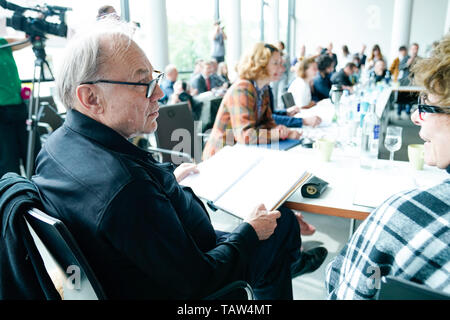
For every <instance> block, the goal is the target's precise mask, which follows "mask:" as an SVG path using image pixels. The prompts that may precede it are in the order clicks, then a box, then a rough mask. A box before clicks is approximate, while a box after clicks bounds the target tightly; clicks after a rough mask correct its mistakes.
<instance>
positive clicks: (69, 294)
mask: <svg viewBox="0 0 450 320" xmlns="http://www.w3.org/2000/svg"><path fill="white" fill-rule="evenodd" d="M25 220H26V222H27V225H28V228H29V229H30V231H31V233H32V235H33V239H34V242H35V244H36V247H37V248H38V251H39V253H40V255H41V257H42V259H43V260H44V263H45V265H46V269H47V268H48V267H49V265H56V267H58V269H60V271H61V272H60V274H61V275H62V279H61V280H62V285H63V290H64V299H65V300H99V299H100V300H104V299H106V296H105V293H104V292H103V289H102V287H101V285H100V283H99V281H98V280H97V278H96V277H95V275H94V272H93V271H92V269H91V267H90V266H89V264H88V262H87V260H86V258H85V257H84V255H83V253H82V252H81V250H80V248H79V247H78V245H77V244H76V242H75V239H74V238H73V236H72V235H71V233H70V232H69V230H68V229H67V228H66V226H65V225H64V224H63V223H62V222H61V221H60V220H58V219H56V218H53V217H51V216H49V215H47V214H45V213H44V212H42V211H40V210H39V209H35V208H34V209H31V210H29V211H28V212H27V214H26V215H25ZM49 259H50V260H51V261H49ZM47 271H49V270H48V269H47Z"/></svg>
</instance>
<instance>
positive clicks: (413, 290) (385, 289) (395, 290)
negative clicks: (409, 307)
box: [378, 276, 450, 300]
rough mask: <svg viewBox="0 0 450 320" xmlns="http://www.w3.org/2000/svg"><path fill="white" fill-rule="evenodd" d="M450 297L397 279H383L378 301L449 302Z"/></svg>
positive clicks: (423, 286) (389, 277) (420, 285)
mask: <svg viewBox="0 0 450 320" xmlns="http://www.w3.org/2000/svg"><path fill="white" fill-rule="evenodd" d="M449 299H450V295H448V294H446V293H444V292H442V291H437V290H434V289H431V288H429V287H427V286H425V285H422V284H418V283H415V282H412V281H408V280H405V279H401V278H397V277H391V276H388V277H383V278H382V280H381V288H380V292H379V296H378V300H449Z"/></svg>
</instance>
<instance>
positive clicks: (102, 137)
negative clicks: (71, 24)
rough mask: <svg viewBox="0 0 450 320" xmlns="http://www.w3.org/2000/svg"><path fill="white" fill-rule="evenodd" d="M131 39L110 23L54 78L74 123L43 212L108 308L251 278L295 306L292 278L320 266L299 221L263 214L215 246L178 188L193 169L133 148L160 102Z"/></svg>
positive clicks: (74, 46)
mask: <svg viewBox="0 0 450 320" xmlns="http://www.w3.org/2000/svg"><path fill="white" fill-rule="evenodd" d="M133 30H134V29H133V28H132V27H130V26H129V25H128V24H126V23H124V22H121V21H117V20H115V19H108V18H105V19H102V20H101V21H97V22H96V25H94V26H92V27H90V28H89V29H87V31H86V32H81V31H80V32H78V33H77V37H76V38H74V39H72V40H71V42H70V43H69V45H68V47H67V54H66V55H65V57H64V58H63V60H62V63H61V68H60V70H59V73H58V76H57V78H56V79H57V86H58V90H59V96H60V97H61V100H62V101H63V103H64V105H65V107H66V108H67V109H68V111H67V117H66V121H65V123H64V125H63V126H62V127H61V128H59V129H58V130H57V131H55V132H54V133H53V134H52V135H51V136H50V137H49V139H48V140H47V142H46V144H45V147H44V149H43V150H42V152H41V153H40V154H39V156H38V159H37V171H36V175H35V176H34V177H33V182H34V183H35V184H36V186H37V187H38V189H39V193H40V195H41V198H42V202H43V205H44V208H45V211H47V213H48V214H50V215H52V216H55V217H57V218H59V219H61V220H62V221H63V222H64V223H65V224H66V225H67V227H68V228H69V230H70V231H71V233H72V234H73V235H74V237H75V240H76V241H77V243H78V244H79V246H80V248H81V250H82V252H83V253H84V254H85V256H86V258H87V260H88V261H89V262H90V265H91V266H92V269H93V271H94V274H95V275H96V276H97V278H98V279H99V281H100V284H101V285H102V286H103V289H104V291H105V293H106V296H107V297H108V298H111V299H199V298H202V297H205V296H207V295H208V294H210V293H212V292H214V291H216V290H218V289H220V288H222V287H223V286H225V285H227V284H229V283H231V282H232V281H235V280H244V281H247V282H248V283H249V284H250V285H251V286H252V287H253V288H254V290H255V293H256V296H257V297H258V298H264V299H292V282H291V276H292V273H294V274H298V273H305V272H311V271H312V270H314V269H315V268H317V267H318V265H320V264H321V263H322V261H323V259H322V258H323V256H320V255H319V254H317V252H318V251H315V252H309V253H303V254H301V252H300V246H301V237H300V227H299V223H298V221H297V219H296V217H295V216H294V215H293V214H291V213H290V212H285V210H284V209H280V211H269V210H267V209H266V208H264V207H262V206H259V207H256V208H254V210H253V211H252V212H251V213H250V214H249V215H248V216H247V217H246V219H245V220H244V223H242V224H241V225H239V226H238V227H237V228H236V229H235V230H234V231H233V232H231V233H228V234H223V233H222V234H221V235H220V236H218V235H217V233H216V232H215V230H214V229H213V226H212V225H211V221H210V218H209V216H208V213H207V211H206V209H205V207H204V206H203V203H202V202H201V201H200V200H199V199H198V198H197V196H196V195H195V194H194V193H193V192H192V190H191V189H190V188H185V187H182V186H180V185H179V184H178V181H180V179H181V178H182V177H184V176H186V175H187V174H188V173H190V172H191V171H194V170H195V166H189V165H185V166H181V167H179V168H177V169H175V170H173V168H172V165H171V164H168V163H165V164H160V163H157V162H155V161H154V160H153V158H152V155H151V154H149V153H148V152H146V151H144V150H142V149H139V148H138V147H136V146H134V145H133V144H132V143H130V142H129V141H128V139H129V138H132V137H134V136H136V135H139V134H143V133H151V132H154V131H155V130H156V128H157V122H156V119H157V117H158V110H159V107H158V100H159V99H160V98H161V97H162V96H163V93H162V91H161V89H160V87H159V86H158V84H157V83H158V80H159V79H160V78H161V74H160V73H158V72H157V71H156V70H154V69H153V67H152V64H151V63H150V61H149V60H148V59H147V57H146V56H145V54H144V52H143V51H142V50H141V48H139V46H138V45H137V44H136V43H135V42H134V41H133V40H132V34H133ZM158 74H159V75H158Z"/></svg>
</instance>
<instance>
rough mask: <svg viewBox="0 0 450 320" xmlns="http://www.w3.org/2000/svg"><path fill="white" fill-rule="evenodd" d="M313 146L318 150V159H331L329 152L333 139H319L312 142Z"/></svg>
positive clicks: (326, 160)
mask: <svg viewBox="0 0 450 320" xmlns="http://www.w3.org/2000/svg"><path fill="white" fill-rule="evenodd" d="M314 148H315V149H317V150H318V153H319V156H320V159H321V160H322V161H325V162H328V161H330V159H331V153H332V152H333V149H334V141H332V140H328V139H319V140H317V141H316V142H314Z"/></svg>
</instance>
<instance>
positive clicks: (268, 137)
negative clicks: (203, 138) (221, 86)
mask: <svg viewBox="0 0 450 320" xmlns="http://www.w3.org/2000/svg"><path fill="white" fill-rule="evenodd" d="M261 99H262V103H261V107H260V110H259V112H258V109H259V108H258V106H257V90H256V88H255V86H254V85H253V84H252V82H251V81H249V80H243V79H240V80H238V81H236V82H235V83H234V84H233V85H232V86H231V87H230V88H229V89H228V91H227V93H226V94H225V96H224V98H223V100H222V103H221V105H220V107H219V110H218V112H217V116H216V120H215V122H214V127H213V129H212V132H211V135H210V137H209V139H208V142H207V144H206V146H205V150H204V151H203V159H204V160H206V159H207V158H209V157H211V156H213V155H214V154H215V153H217V152H218V151H219V150H220V149H222V148H223V147H224V146H225V145H234V144H235V143H243V144H257V143H268V142H270V141H272V140H275V139H279V134H278V130H270V129H273V128H275V127H276V126H277V125H276V123H275V121H274V120H273V119H272V112H271V110H270V96H269V91H268V90H265V91H263V93H262V97H261Z"/></svg>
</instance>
